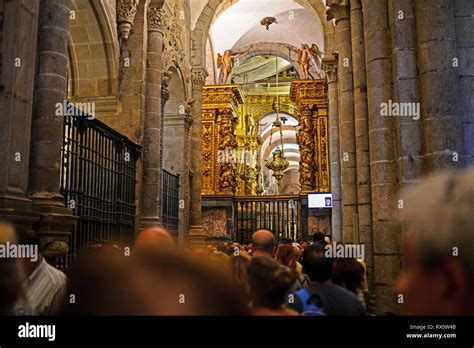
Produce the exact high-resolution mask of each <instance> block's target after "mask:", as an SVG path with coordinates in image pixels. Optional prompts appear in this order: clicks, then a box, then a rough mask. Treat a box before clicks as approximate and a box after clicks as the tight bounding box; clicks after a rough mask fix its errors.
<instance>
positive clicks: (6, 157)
mask: <svg viewBox="0 0 474 348" xmlns="http://www.w3.org/2000/svg"><path fill="white" fill-rule="evenodd" d="M0 7H1V8H0V148H1V149H2V151H0V163H1V167H0V168H1V169H0V219H5V220H7V221H10V222H13V223H15V224H17V225H19V226H22V227H23V228H26V229H29V230H31V229H32V228H33V223H34V222H36V221H37V220H38V218H39V214H38V213H35V212H33V210H32V204H31V200H30V199H29V198H28V197H27V194H28V192H27V191H28V168H29V160H30V150H31V143H30V134H31V123H32V110H33V94H34V81H35V67H36V62H37V61H36V58H37V55H36V49H37V36H38V17H39V1H33V2H32V1H29V0H19V1H8V2H3V1H2V5H1V6H0ZM52 114H53V115H54V109H53V110H52Z"/></svg>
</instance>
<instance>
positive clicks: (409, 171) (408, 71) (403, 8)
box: [388, 0, 423, 190]
mask: <svg viewBox="0 0 474 348" xmlns="http://www.w3.org/2000/svg"><path fill="white" fill-rule="evenodd" d="M388 5H389V18H390V21H389V25H390V29H391V30H390V32H391V42H392V56H391V58H392V80H393V98H392V99H393V102H396V103H416V104H417V105H419V103H420V91H419V79H418V71H417V69H416V66H417V62H416V23H415V13H414V8H413V1H412V0H390V1H389V3H388ZM397 126H398V130H397V131H398V135H397V138H399V139H400V141H399V148H398V158H397V160H398V176H399V177H400V178H401V180H400V182H399V186H400V187H399V190H401V189H403V186H404V185H405V184H410V183H412V182H415V181H417V180H418V179H419V178H420V177H421V176H422V164H423V163H422V161H423V157H422V148H421V146H422V144H421V137H422V135H421V119H419V118H418V117H415V116H412V117H400V118H399V122H398V125H397Z"/></svg>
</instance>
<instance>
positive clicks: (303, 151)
mask: <svg viewBox="0 0 474 348" xmlns="http://www.w3.org/2000/svg"><path fill="white" fill-rule="evenodd" d="M312 119H313V108H312V105H308V104H303V105H301V106H300V122H299V124H300V128H299V130H298V145H299V147H300V156H301V157H300V166H299V171H300V185H301V191H302V192H310V191H313V190H314V188H315V181H316V180H315V179H316V178H315V177H314V173H315V169H316V162H315V146H314V132H313V122H312Z"/></svg>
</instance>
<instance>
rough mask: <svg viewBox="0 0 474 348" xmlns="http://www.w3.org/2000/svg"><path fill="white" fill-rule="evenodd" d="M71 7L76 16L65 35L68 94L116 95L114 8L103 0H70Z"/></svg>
mask: <svg viewBox="0 0 474 348" xmlns="http://www.w3.org/2000/svg"><path fill="white" fill-rule="evenodd" d="M71 9H72V10H73V11H74V17H75V18H74V19H71V24H70V28H69V35H68V36H69V37H68V39H69V44H68V53H69V78H70V88H69V95H68V97H70V98H97V97H107V96H113V95H116V94H117V87H118V71H119V62H118V59H119V45H118V40H117V29H116V27H115V9H114V8H113V6H111V5H110V4H108V3H106V2H105V1H104V0H91V1H82V0H72V1H71ZM91 18H93V20H92V21H91Z"/></svg>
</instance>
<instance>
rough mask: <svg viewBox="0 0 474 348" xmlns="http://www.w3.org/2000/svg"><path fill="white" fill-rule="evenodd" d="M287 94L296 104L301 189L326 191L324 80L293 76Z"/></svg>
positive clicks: (326, 160)
mask: <svg viewBox="0 0 474 348" xmlns="http://www.w3.org/2000/svg"><path fill="white" fill-rule="evenodd" d="M290 98H291V100H292V101H294V102H295V103H296V104H297V105H298V108H299V112H300V127H299V130H298V144H299V146H300V155H301V159H300V168H299V170H300V184H301V191H302V193H304V192H330V182H329V143H328V139H329V137H328V113H327V108H328V94H327V83H326V80H295V81H293V82H292V83H291V89H290Z"/></svg>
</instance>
